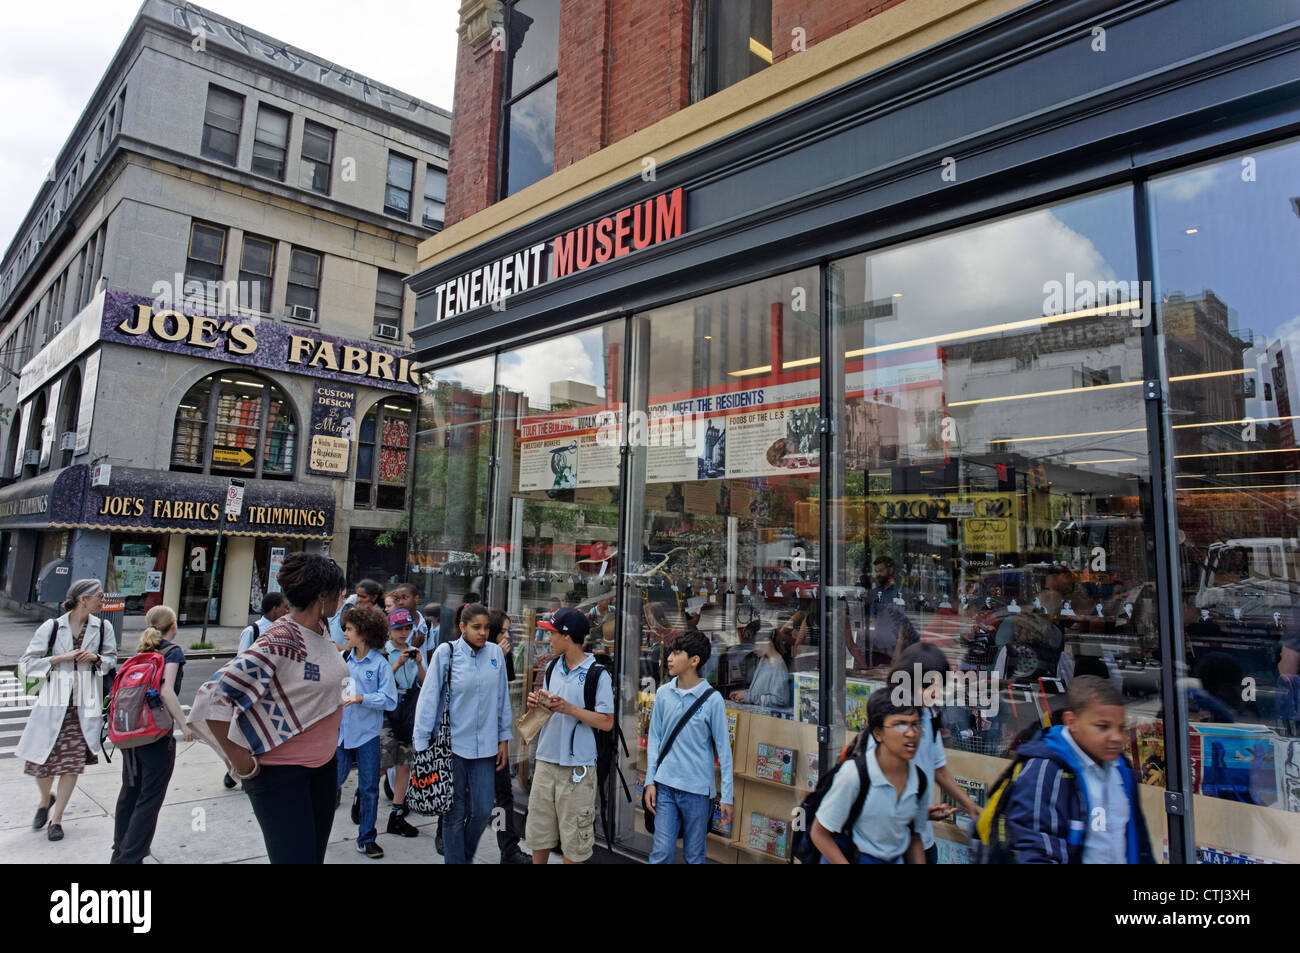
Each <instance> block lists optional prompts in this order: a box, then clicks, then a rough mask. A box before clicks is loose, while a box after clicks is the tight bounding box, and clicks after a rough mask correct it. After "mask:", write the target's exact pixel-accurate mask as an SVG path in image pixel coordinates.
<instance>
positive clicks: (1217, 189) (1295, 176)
mask: <svg viewBox="0 0 1300 953" xmlns="http://www.w3.org/2000/svg"><path fill="white" fill-rule="evenodd" d="M1250 156H1251V157H1253V158H1254V159H1255V181H1253V182H1247V181H1243V180H1242V172H1243V167H1242V158H1243V157H1242V156H1237V157H1234V158H1231V159H1227V160H1224V161H1222V162H1215V163H1213V164H1211V165H1207V166H1202V167H1200V168H1197V169H1193V170H1191V171H1189V172H1181V173H1176V174H1174V175H1171V176H1167V177H1165V178H1163V179H1157V180H1154V181H1153V182H1152V185H1151V193H1152V197H1153V201H1152V206H1153V211H1152V219H1153V228H1154V229H1155V235H1156V258H1157V272H1156V278H1157V282H1158V285H1159V291H1160V293H1161V294H1162V295H1168V294H1169V293H1171V292H1176V291H1180V292H1182V293H1183V294H1184V295H1186V296H1187V297H1188V298H1195V297H1199V296H1200V294H1201V291H1202V290H1203V289H1206V288H1209V289H1211V290H1213V291H1214V293H1215V295H1216V296H1217V297H1218V298H1219V299H1220V300H1222V301H1223V302H1224V303H1225V304H1226V305H1227V306H1228V307H1229V308H1231V309H1233V310H1234V311H1236V313H1237V325H1238V327H1239V328H1240V329H1242V330H1243V331H1245V330H1249V331H1251V332H1253V333H1254V334H1257V335H1258V334H1262V335H1265V336H1266V337H1267V338H1268V341H1269V343H1272V342H1273V341H1275V340H1276V339H1278V338H1279V337H1286V338H1288V340H1289V341H1290V343H1291V349H1292V352H1293V353H1295V352H1296V351H1297V346H1298V345H1300V267H1297V252H1298V251H1300V215H1297V214H1296V211H1295V209H1294V208H1293V207H1292V204H1291V200H1292V198H1294V197H1296V196H1300V173H1298V172H1297V171H1296V170H1297V168H1298V167H1300V143H1291V144H1289V145H1286V146H1281V147H1276V148H1272V149H1260V150H1258V151H1256V152H1253V153H1250ZM1189 228H1195V229H1197V233H1196V234H1195V235H1188V234H1187V233H1186V230H1187V229H1189Z"/></svg>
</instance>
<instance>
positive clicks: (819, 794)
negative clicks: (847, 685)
mask: <svg viewBox="0 0 1300 953" xmlns="http://www.w3.org/2000/svg"><path fill="white" fill-rule="evenodd" d="M850 765H852V766H853V768H854V769H856V770H857V772H858V796H857V797H855V798H854V799H853V804H852V806H850V808H849V815H848V817H847V818H846V819H845V821H844V830H843V832H841V833H839V834H835V835H833V836H834V837H835V842H836V843H837V844H839V847H840V850H841V851H842V852H843V853H844V856H845V858H846V859H847V860H848V862H849V863H851V864H852V863H856V862H857V859H858V853H859V851H858V848H857V846H856V845H855V844H854V843H853V825H854V824H856V823H857V821H858V815H859V814H861V813H862V806H863V805H864V804H866V803H867V795H868V794H869V793H871V772H870V771H868V770H867V748H866V745H863V746H862V747H861V749H860V750H858V751H857V752H855V753H854V754H852V755H850V756H849V757H847V758H845V759H844V760H843V761H841V762H840V763H839V764H838V765H836V767H835V770H834V771H832V772H830V773H829V774H827V775H826V776H825V777H823V778H821V779H820V780H819V781H818V782H817V789H816V790H815V791H813V792H812V794H809V795H808V796H807V797H806V798H804V801H803V803H802V804H800V805H799V806H798V807H797V808H796V809H795V814H794V816H795V821H796V823H795V824H794V825H792V828H797V829H795V830H794V833H793V837H792V843H791V850H790V860H789V861H788V863H794V861H795V860H796V859H797V860H798V861H799V862H800V863H803V864H819V863H821V857H822V854H821V851H819V850H818V849H817V845H816V844H814V843H813V839H812V824H813V820H814V819H815V818H816V816H817V809H818V808H819V807H821V804H822V800H823V799H824V798H825V797H826V792H827V791H829V790H830V789H831V785H832V784H834V783H835V775H837V774H838V773H839V772H840V771H846V770H849V766H850ZM916 773H917V780H916V796H917V799H918V800H924V798H925V793H926V791H927V790H928V788H929V782H930V779H929V777H927V775H926V773H925V772H924V771H922V770H921V769H920V768H917V769H916ZM913 830H915V825H913Z"/></svg>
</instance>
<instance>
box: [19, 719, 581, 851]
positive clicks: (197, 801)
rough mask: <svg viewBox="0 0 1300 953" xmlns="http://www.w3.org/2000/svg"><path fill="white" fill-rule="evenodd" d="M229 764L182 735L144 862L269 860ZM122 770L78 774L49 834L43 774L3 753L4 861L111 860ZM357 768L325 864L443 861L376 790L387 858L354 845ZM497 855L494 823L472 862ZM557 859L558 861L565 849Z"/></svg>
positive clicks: (422, 825) (427, 836) (427, 830)
mask: <svg viewBox="0 0 1300 953" xmlns="http://www.w3.org/2000/svg"><path fill="white" fill-rule="evenodd" d="M223 772H224V766H223V764H222V762H221V760H220V759H219V758H218V757H217V755H216V753H215V752H213V751H212V749H211V748H209V747H208V746H207V745H205V744H203V743H202V742H198V741H194V742H190V743H188V744H187V743H185V742H183V741H181V740H180V739H179V738H177V744H176V770H175V772H174V773H173V774H172V780H171V785H170V786H169V787H168V789H167V800H166V801H165V802H164V804H163V809H162V813H161V814H160V815H159V818H158V832H157V834H156V835H155V836H154V839H153V852H152V856H151V857H150V858H148V859H147V860H146V861H145V863H160V864H240V863H249V864H264V863H266V862H267V860H266V848H265V847H264V845H263V843H262V832H261V830H260V829H259V828H258V826H257V821H256V820H255V819H254V818H253V809H252V807H251V806H250V805H249V802H248V798H247V797H246V796H245V795H244V793H243V791H241V790H240V789H238V788H236V789H234V790H233V791H228V790H226V789H225V788H224V787H223V786H222V784H221V776H222V774H223ZM121 779H122V758H121V755H120V754H118V753H115V754H114V756H113V763H112V764H107V763H105V762H104V759H103V758H102V757H101V758H100V763H99V764H97V765H90V766H88V767H87V768H86V773H85V774H83V775H82V776H81V780H80V781H79V782H78V783H77V789H76V791H75V792H73V795H72V800H71V801H70V802H69V803H68V807H67V810H66V811H64V814H63V830H64V839H63V840H62V841H59V842H57V843H51V842H50V841H48V840H46V837H45V832H44V831H34V830H32V827H31V824H32V815H33V814H34V813H35V812H36V808H37V806H38V804H37V802H38V800H39V798H38V796H37V792H36V783H35V782H34V781H33V780H32V779H31V778H29V777H27V776H26V775H24V774H23V762H22V761H20V760H18V759H17V758H13V757H5V758H3V759H0V857H3V858H4V862H5V863H6V864H107V863H108V859H109V856H110V854H111V853H112V848H113V811H114V807H115V805H116V802H117V795H118V791H119V789H120V787H121ZM355 790H356V772H355V771H353V773H352V777H351V778H350V779H349V780H348V783H347V784H346V785H344V788H343V802H342V806H341V807H339V809H338V811H337V813H336V814H335V818H334V829H333V831H332V832H331V836H330V846H329V849H328V852H327V853H326V855H325V863H327V864H362V865H372V866H382V865H384V864H440V863H442V862H443V860H442V858H441V857H440V856H439V855H438V853H437V851H435V850H434V846H433V841H434V831H435V830H436V828H437V821H436V819H434V818H429V817H421V816H419V815H414V814H413V815H411V816H410V818H409V820H410V822H411V823H412V824H414V825H415V826H416V827H418V828H419V829H420V836H419V837H397V836H393V835H388V834H385V833H383V830H384V825H385V824H386V823H387V821H388V810H389V805H388V800H387V798H385V797H384V795H383V791H382V790H381V791H380V794H379V818H378V821H377V823H376V827H377V828H378V829H379V831H380V834H379V846H380V847H382V848H383V849H384V852H385V856H384V858H383V859H382V860H379V861H373V860H369V859H368V858H366V857H365V856H364V855H362V854H359V853H357V850H356V836H357V829H356V826H355V825H354V824H352V822H351V820H350V819H349V817H348V810H349V808H350V806H351V804H352V793H353V791H355ZM499 861H500V854H499V853H498V851H497V844H496V837H495V836H494V834H493V832H492V830H491V829H489V830H488V831H487V832H485V833H484V835H483V839H482V840H481V841H480V842H479V849H478V855H477V856H476V857H475V862H476V863H480V864H495V863H498V862H499ZM552 861H553V862H557V863H558V862H560V861H559V856H558V853H557V854H555V855H553V856H552Z"/></svg>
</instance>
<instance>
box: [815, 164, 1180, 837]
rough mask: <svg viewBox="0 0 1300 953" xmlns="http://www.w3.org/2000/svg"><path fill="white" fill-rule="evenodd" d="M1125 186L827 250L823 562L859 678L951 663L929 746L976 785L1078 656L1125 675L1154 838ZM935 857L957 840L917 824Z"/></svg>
mask: <svg viewBox="0 0 1300 953" xmlns="http://www.w3.org/2000/svg"><path fill="white" fill-rule="evenodd" d="M1135 248H1136V242H1135V238H1134V232H1133V212H1132V194H1131V192H1130V191H1128V190H1126V189H1121V190H1115V191H1111V192H1106V193H1101V194H1097V195H1093V196H1089V197H1086V198H1082V199H1079V200H1076V201H1072V202H1068V203H1064V204H1061V205H1056V206H1053V207H1050V208H1044V209H1038V210H1035V211H1031V212H1027V213H1024V214H1020V215H1015V216H1012V217H1008V218H1004V219H1001V220H998V221H994V222H990V223H987V224H982V225H979V226H977V227H973V228H968V229H963V230H960V231H957V232H952V233H947V234H943V235H940V236H937V237H934V238H929V239H926V240H922V241H917V242H914V243H910V244H907V245H903V246H900V247H894V248H888V249H884V250H881V251H877V252H871V253H869V254H865V255H857V256H854V257H851V258H847V259H843V260H840V261H837V262H835V263H833V264H832V265H831V268H830V271H829V275H830V279H829V280H830V281H831V282H832V288H831V297H832V300H833V301H834V302H835V310H834V314H833V321H832V338H831V339H832V341H833V342H834V345H833V346H834V347H835V352H836V354H837V355H838V354H843V355H844V356H843V358H842V359H840V360H838V361H836V363H835V366H834V367H833V368H832V369H831V373H832V374H833V377H832V393H836V394H838V393H843V394H844V395H845V400H844V402H843V404H840V405H839V406H838V407H837V408H836V417H837V419H836V425H835V428H834V434H835V436H834V441H835V444H834V445H835V460H834V466H833V468H832V476H831V480H830V483H829V486H830V490H829V497H830V499H831V526H832V538H831V539H830V540H828V543H829V544H830V545H831V546H832V547H833V549H834V553H833V554H832V557H831V560H830V565H831V566H832V573H833V574H832V578H831V579H829V580H828V581H829V582H830V584H831V586H832V587H833V588H832V592H833V594H834V596H835V601H834V604H833V615H832V618H833V619H834V622H835V625H836V628H837V632H836V638H835V639H833V641H832V644H834V645H837V646H838V645H842V646H843V659H844V665H843V668H844V686H843V691H844V693H845V704H846V707H847V708H848V710H849V712H850V715H849V717H848V718H847V720H846V722H845V727H846V728H847V730H848V731H849V732H854V731H856V730H858V729H859V728H861V727H862V723H861V721H860V720H855V718H854V717H853V711H854V705H853V701H854V698H855V697H856V696H858V695H860V694H865V693H867V692H869V691H871V690H875V689H879V688H881V687H882V686H884V685H885V684H886V679H887V677H888V673H889V671H890V668H891V666H892V665H893V663H894V662H895V661H896V660H897V659H898V656H899V654H900V652H901V651H902V650H903V649H904V648H905V647H906V646H908V645H910V644H913V643H916V642H925V643H928V644H930V645H934V646H937V647H938V648H939V649H941V650H942V652H943V653H944V655H945V656H946V657H947V659H948V663H949V668H950V672H949V676H950V677H949V679H948V682H949V683H950V685H949V686H948V687H949V691H948V692H947V695H946V698H945V702H944V704H943V705H942V706H941V707H940V708H939V709H938V717H939V718H940V724H941V725H942V727H943V728H944V729H945V730H946V731H947V736H948V740H947V741H946V743H945V745H946V747H947V749H948V768H949V770H950V772H951V773H952V775H953V776H954V778H957V779H959V783H960V784H961V785H962V786H963V787H964V788H966V789H967V792H968V793H970V794H971V796H972V799H973V800H975V801H976V802H977V803H978V802H979V801H980V800H981V797H983V796H984V795H986V794H987V792H988V790H989V788H990V786H991V784H992V782H993V781H994V780H996V778H997V777H998V776H999V774H1000V773H1001V772H1002V770H1003V768H1004V767H1005V766H1006V764H1007V760H1006V759H1007V758H1008V756H1009V755H1010V754H1011V752H1012V751H1013V750H1014V748H1015V747H1017V746H1018V744H1019V743H1020V742H1021V741H1023V740H1025V739H1027V738H1028V737H1030V736H1031V735H1032V733H1033V732H1035V731H1036V730H1037V729H1038V727H1039V726H1040V725H1043V724H1045V723H1046V722H1048V721H1049V720H1050V719H1052V718H1053V715H1054V714H1057V713H1059V711H1060V709H1061V706H1062V702H1063V698H1062V695H1061V693H1062V692H1063V691H1064V690H1065V689H1066V688H1067V687H1068V685H1069V683H1070V681H1071V680H1072V679H1073V678H1074V677H1076V676H1078V675H1083V674H1091V675H1097V676H1100V677H1102V678H1105V679H1108V680H1109V681H1111V682H1112V684H1114V685H1115V686H1116V687H1119V688H1122V690H1123V692H1124V695H1125V698H1126V705H1127V709H1128V717H1129V723H1130V728H1131V731H1130V739H1131V743H1130V750H1129V752H1128V754H1129V756H1130V758H1131V759H1132V760H1134V761H1135V762H1136V764H1137V765H1138V770H1139V772H1140V773H1141V775H1142V779H1143V781H1144V782H1145V783H1146V784H1147V785H1150V786H1152V787H1149V788H1143V790H1142V804H1143V808H1144V812H1145V815H1146V818H1147V823H1148V826H1149V828H1150V832H1151V836H1152V840H1153V843H1154V845H1155V850H1156V851H1157V853H1159V851H1160V843H1161V838H1162V836H1163V825H1164V820H1163V819H1164V810H1163V804H1162V798H1161V794H1162V792H1158V791H1157V790H1156V787H1159V786H1162V785H1163V784H1164V734H1163V732H1164V722H1163V715H1164V711H1163V707H1162V704H1161V698H1160V694H1159V688H1160V672H1161V668H1160V665H1161V659H1160V652H1159V646H1158V641H1157V633H1158V625H1157V618H1156V612H1157V609H1156V599H1155V582H1154V580H1155V567H1154V560H1153V557H1152V544H1151V543H1150V542H1149V541H1150V540H1151V539H1152V538H1153V533H1152V529H1151V519H1152V517H1151V512H1150V465H1149V460H1148V452H1147V435H1146V423H1145V405H1144V401H1143V395H1142V381H1143V363H1142V346H1141V342H1142V319H1141V317H1140V312H1139V311H1138V310H1134V309H1133V308H1132V307H1131V306H1130V304H1129V303H1130V302H1131V301H1133V300H1135V299H1138V300H1139V301H1140V294H1141V289H1140V286H1139V284H1138V282H1137V281H1136V278H1137V264H1136V260H1135V251H1134V250H1135ZM934 832H935V838H936V844H938V845H939V846H940V847H941V848H942V851H945V852H951V853H949V855H948V856H950V857H960V856H962V855H963V854H964V853H965V851H966V850H967V847H966V837H965V834H964V833H963V832H961V831H959V830H958V828H957V826H956V825H955V824H954V823H951V822H949V823H936V824H934Z"/></svg>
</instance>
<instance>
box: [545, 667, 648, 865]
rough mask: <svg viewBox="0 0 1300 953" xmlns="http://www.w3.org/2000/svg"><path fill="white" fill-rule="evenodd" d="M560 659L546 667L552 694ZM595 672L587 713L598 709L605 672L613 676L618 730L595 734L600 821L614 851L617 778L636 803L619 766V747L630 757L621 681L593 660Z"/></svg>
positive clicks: (585, 697)
mask: <svg viewBox="0 0 1300 953" xmlns="http://www.w3.org/2000/svg"><path fill="white" fill-rule="evenodd" d="M559 661H560V660H559V658H558V657H557V658H554V659H551V664H550V665H548V666H546V677H545V679H544V680H543V682H542V685H543V687H545V688H546V689H547V690H548V691H549V690H550V688H549V686H550V684H551V672H553V671H555V666H556V665H557V664H558V663H559ZM591 669H592V670H591V671H590V672H589V673H588V678H587V679H586V681H584V682H583V685H582V707H583V708H585V709H586V710H587V711H595V710H596V689H597V687H598V686H599V684H600V676H601V673H602V672H603V673H604V674H605V675H608V676H609V684H610V688H611V689H613V692H614V727H613V729H612V730H610V731H596V729H595V728H592V729H591V730H592V732H593V733H594V734H595V736H596V789H597V790H598V791H599V792H600V820H601V829H602V830H603V831H604V834H605V846H607V847H609V848H613V846H614V812H613V811H611V810H609V808H608V803H609V801H611V800H613V797H614V777H615V776H617V777H618V780H619V783H620V784H622V786H623V797H624V798H625V799H626V800H627V802H628V803H629V804H631V803H632V790H631V789H630V788H629V787H628V786H627V779H626V778H624V777H623V771H622V770H621V769H620V768H619V766H618V746H619V745H622V746H623V756H624V757H629V756H630V752H629V751H628V749H627V741H626V740H625V739H624V738H623V729H622V727H621V726H620V725H619V723H618V681H617V680H616V679H615V678H614V672H613V670H612V669H610V668H609V667H608V666H607V665H603V664H602V663H601V662H600V660H599V659H596V658H594V657H593V661H592V663H591ZM577 731H578V726H577V725H574V726H573V731H572V732H571V733H570V735H569V744H570V746H572V744H573V736H574V735H575V734H577Z"/></svg>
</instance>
